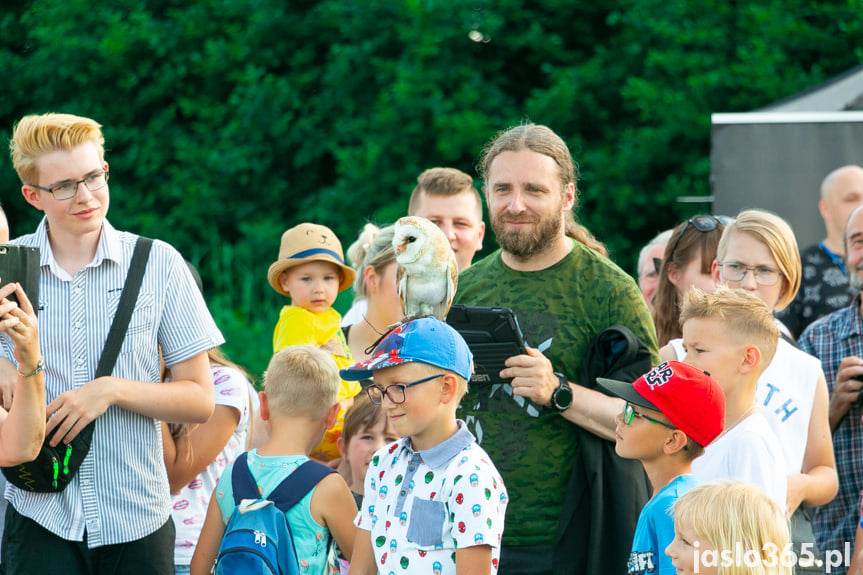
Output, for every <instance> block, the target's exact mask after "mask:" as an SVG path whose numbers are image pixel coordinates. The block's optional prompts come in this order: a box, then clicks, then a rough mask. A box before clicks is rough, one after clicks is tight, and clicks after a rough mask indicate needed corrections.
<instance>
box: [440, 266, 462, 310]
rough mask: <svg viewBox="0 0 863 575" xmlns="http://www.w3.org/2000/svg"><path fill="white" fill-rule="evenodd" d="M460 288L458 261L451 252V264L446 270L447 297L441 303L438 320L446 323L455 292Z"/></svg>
mask: <svg viewBox="0 0 863 575" xmlns="http://www.w3.org/2000/svg"><path fill="white" fill-rule="evenodd" d="M457 287H458V261H456V259H455V254H454V253H453V252H452V251H450V252H449V263H448V264H447V269H446V297H445V298H444V300H443V301H442V302H441V305H440V308H439V315H438V319H440V320H441V321H446V314H447V313H448V312H449V308H450V306H451V305H452V300H453V299H455V291H456V288H457Z"/></svg>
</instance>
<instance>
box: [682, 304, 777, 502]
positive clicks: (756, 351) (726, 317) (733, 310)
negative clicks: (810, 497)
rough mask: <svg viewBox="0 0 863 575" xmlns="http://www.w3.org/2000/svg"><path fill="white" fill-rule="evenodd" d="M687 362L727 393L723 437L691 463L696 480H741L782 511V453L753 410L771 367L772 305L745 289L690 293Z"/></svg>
mask: <svg viewBox="0 0 863 575" xmlns="http://www.w3.org/2000/svg"><path fill="white" fill-rule="evenodd" d="M680 323H681V325H682V327H683V346H684V348H685V350H686V359H685V362H686V363H688V364H689V365H692V366H694V367H697V368H698V369H701V370H703V371H707V372H709V373H710V374H711V375H712V376H713V377H714V378H715V379H716V381H717V382H718V383H719V385H720V386H721V387H722V390H723V391H724V392H725V405H726V410H725V431H723V432H722V434H721V435H720V436H719V437H717V438H716V439H715V440H714V441H713V442H712V443H711V444H710V445H709V446H708V447H707V449H706V450H705V452H704V455H703V456H701V457H699V458H698V459H697V460H695V461H694V462H693V464H692V473H693V474H694V475H695V477H696V478H697V479H698V480H699V481H712V480H714V479H740V480H742V481H747V482H749V483H754V484H756V485H759V486H760V487H762V488H763V489H764V490H765V491H767V493H768V495H770V496H771V497H772V498H773V499H775V500H776V502H777V503H778V504H779V505H780V507H781V508H782V509H785V496H786V489H787V478H786V468H785V458H784V456H783V452H782V447H781V446H780V444H779V440H778V439H776V435H775V434H774V433H773V430H772V429H771V428H770V424H769V423H767V420H766V419H765V418H764V416H763V415H761V413H759V412H758V408H757V407H756V404H755V387H756V384H757V383H758V378H759V376H760V375H761V373H762V372H763V371H764V370H765V369H766V368H767V366H768V365H770V360H771V359H773V354H774V353H775V351H776V345H777V341H778V340H779V328H777V327H776V322H775V321H774V319H773V314H772V313H771V312H770V309H769V308H768V307H767V305H766V304H765V303H764V302H763V301H762V300H761V299H760V298H759V297H758V296H756V295H754V294H751V293H749V292H746V291H744V290H737V289H729V288H725V287H720V288H719V289H717V290H716V292H714V293H713V294H707V293H704V292H703V291H701V290H699V289H697V288H692V289H691V290H689V292H687V294H686V295H685V296H684V301H683V306H682V309H681V314H680Z"/></svg>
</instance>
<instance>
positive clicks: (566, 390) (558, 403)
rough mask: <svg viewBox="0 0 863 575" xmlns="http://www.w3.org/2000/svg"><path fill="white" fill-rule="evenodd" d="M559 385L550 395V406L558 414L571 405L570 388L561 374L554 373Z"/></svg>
mask: <svg viewBox="0 0 863 575" xmlns="http://www.w3.org/2000/svg"><path fill="white" fill-rule="evenodd" d="M554 375H556V376H557V379H558V381H560V385H558V386H557V389H555V390H554V392H553V393H552V394H551V406H552V407H553V408H554V409H555V410H556V411H558V412H562V411H566V410H567V409H569V406H570V405H572V388H571V387H570V386H569V382H568V381H566V377H564V375H563V374H562V373H558V372H556V371H555V372H554Z"/></svg>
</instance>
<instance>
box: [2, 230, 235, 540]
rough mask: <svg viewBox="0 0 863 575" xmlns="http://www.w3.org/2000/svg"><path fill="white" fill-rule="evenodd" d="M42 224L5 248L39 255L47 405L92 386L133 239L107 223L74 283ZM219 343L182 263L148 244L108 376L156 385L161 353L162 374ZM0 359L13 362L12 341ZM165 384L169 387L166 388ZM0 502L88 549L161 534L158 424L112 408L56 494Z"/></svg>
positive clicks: (164, 487) (164, 489) (165, 501)
mask: <svg viewBox="0 0 863 575" xmlns="http://www.w3.org/2000/svg"><path fill="white" fill-rule="evenodd" d="M47 226H48V224H47V221H46V220H45V219H43V220H42V223H40V224H39V227H38V228H37V229H36V232H35V233H34V234H30V235H26V236H22V237H19V238H16V239H15V240H14V241H13V242H11V243H16V244H24V245H31V246H37V247H38V248H39V249H40V250H41V252H40V253H41V256H40V265H41V276H40V281H39V312H38V313H39V346H40V348H41V351H42V356H43V358H44V360H45V391H46V396H47V398H46V399H47V401H48V402H49V403H50V402H51V401H52V400H53V399H54V398H55V397H57V396H58V395H60V394H61V393H63V392H64V391H68V390H70V389H77V388H79V387H81V386H82V385H84V384H85V383H87V382H89V381H91V380H92V379H93V377H94V375H95V373H96V365H97V364H98V362H99V357H100V355H101V353H102V348H103V346H104V345H105V340H106V338H107V336H108V330H109V328H110V326H111V321H112V320H113V317H114V314H115V312H116V310H117V304H118V303H119V299H120V293H121V292H122V290H123V285H124V283H125V281H126V272H127V271H128V269H129V262H130V261H131V259H132V251H133V249H134V245H135V240H136V239H137V236H135V235H134V234H130V233H127V232H119V231H117V230H115V229H114V228H113V227H112V226H111V224H109V223H108V222H107V220H106V221H105V222H104V224H103V228H102V235H101V237H100V240H99V245H98V248H97V250H96V257H95V258H94V260H93V261H92V262H91V263H90V264H88V265H87V266H86V267H84V268H83V269H81V270H80V271H78V273H76V274H75V276H74V277H72V276H70V275H69V273H68V272H66V271H65V270H63V269H62V268H61V267H60V266H59V265H58V263H57V262H56V260H55V259H54V255H53V253H52V251H51V246H50V244H49V242H48V234H47V229H48V228H47ZM223 342H224V340H223V338H222V334H221V333H220V332H219V330H218V328H217V327H216V325H215V323H214V322H213V319H212V317H211V316H210V313H209V311H208V310H207V306H206V304H205V303H204V299H203V297H202V296H201V293H200V291H199V290H198V288H197V286H196V285H195V283H194V281H193V280H192V276H191V274H190V273H189V270H188V268H187V267H186V264H185V262H184V261H183V258H182V257H181V256H180V254H179V253H178V252H177V250H175V249H174V248H173V247H171V246H170V245H168V244H166V243H164V242H161V241H154V242H153V248H152V251H151V252H150V258H149V261H148V262H147V267H146V271H145V273H144V279H143V283H142V284H141V291H140V293H139V295H138V300H137V302H136V304H135V310H134V312H133V314H132V318H131V320H130V321H129V328H128V331H127V332H126V336H125V339H124V340H123V345H122V347H121V349H120V354H119V357H118V358H117V363H116V365H115V367H114V371H113V375H114V376H115V377H119V378H124V379H131V380H136V381H148V382H158V381H160V367H159V347H161V349H162V354H163V357H164V359H165V364H166V365H168V366H169V367H170V366H172V365H175V364H177V363H180V362H182V361H185V360H187V359H190V358H192V357H194V356H195V355H197V354H199V353H201V352H205V351H207V350H208V349H211V348H213V347H216V346H218V345H220V344H222V343H223ZM0 347H2V353H3V354H4V355H5V357H7V358H8V359H10V360H12V361H13V362H14V358H13V355H12V344H11V340H10V339H9V338H8V337H7V336H6V335H5V334H3V335H2V338H0ZM166 385H167V384H166ZM6 498H7V499H8V500H9V501H10V502H11V503H12V505H13V506H14V507H15V509H16V510H17V511H18V512H19V513H21V514H22V515H24V516H26V517H29V518H31V519H33V520H34V521H36V522H37V523H39V524H40V525H41V526H43V527H44V528H46V529H48V530H49V531H51V532H52V533H54V534H56V535H58V536H60V537H62V538H64V539H67V540H72V541H83V539H84V532H85V530H86V533H87V545H88V546H89V547H91V548H93V547H100V546H103V545H112V544H115V543H125V542H128V541H135V540H137V539H140V538H142V537H145V536H146V535H149V534H151V533H153V532H154V531H156V530H157V529H158V528H159V527H161V526H162V525H164V523H165V521H167V520H168V517H169V516H170V514H171V495H170V492H169V488H168V476H167V473H166V472H165V464H164V460H163V455H162V437H161V427H160V425H159V422H158V421H157V420H155V419H153V418H151V417H145V416H143V415H140V414H138V413H134V412H131V411H128V410H126V409H122V408H120V407H117V406H111V407H109V408H108V410H107V411H106V412H105V413H104V414H103V415H102V416H101V417H99V418H97V419H96V429H95V433H94V434H93V443H92V446H91V447H90V452H89V453H88V454H87V457H86V458H85V459H84V462H83V464H82V465H81V468H80V469H79V471H78V474H77V475H76V476H75V477H74V479H73V480H72V482H71V483H70V484H69V486H68V487H67V488H66V489H65V490H64V491H63V492H61V493H30V492H26V491H22V490H20V489H18V488H16V487H14V486H12V485H9V486H8V487H7V489H6Z"/></svg>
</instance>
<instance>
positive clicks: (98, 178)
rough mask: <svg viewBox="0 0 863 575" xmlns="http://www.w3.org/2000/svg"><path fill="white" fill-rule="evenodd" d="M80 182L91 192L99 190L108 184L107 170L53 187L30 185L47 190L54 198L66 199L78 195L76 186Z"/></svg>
mask: <svg viewBox="0 0 863 575" xmlns="http://www.w3.org/2000/svg"><path fill="white" fill-rule="evenodd" d="M80 184H84V185H85V186H87V189H88V190H90V191H91V192H95V191H96V190H101V189H102V188H104V187H105V186H106V185H107V184H108V170H101V171H99V172H96V173H95V174H90V175H89V176H87V177H86V178H82V179H80V180H78V181H77V182H63V183H61V184H57V185H56V186H54V187H53V188H43V187H42V186H37V185H36V184H30V185H31V186H33V187H34V188H36V189H37V190H42V191H43V192H49V193H50V194H51V195H52V196H54V199H55V200H68V199H71V198H74V197H75V196H77V195H78V186H79V185H80Z"/></svg>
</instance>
